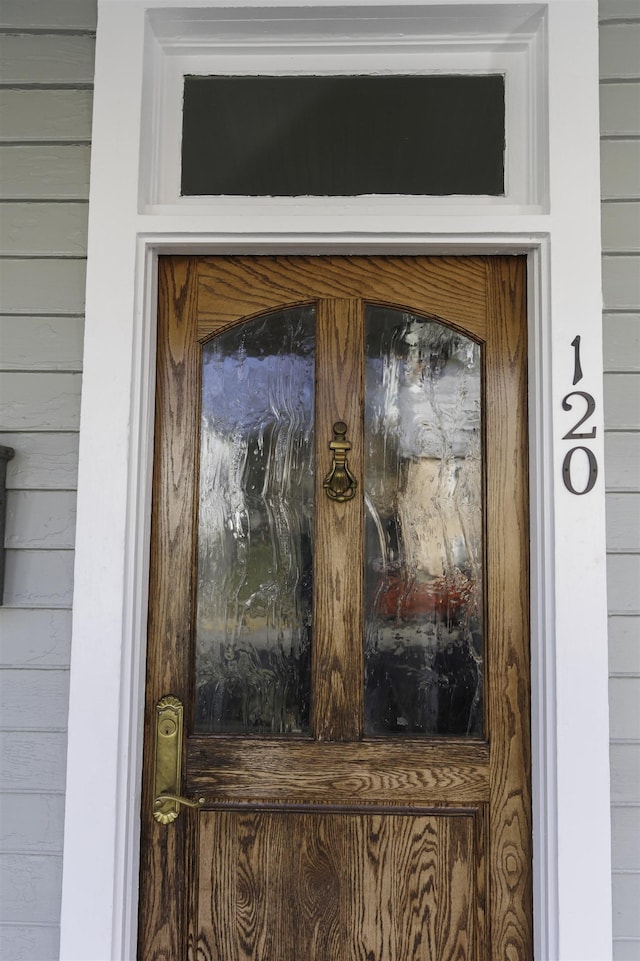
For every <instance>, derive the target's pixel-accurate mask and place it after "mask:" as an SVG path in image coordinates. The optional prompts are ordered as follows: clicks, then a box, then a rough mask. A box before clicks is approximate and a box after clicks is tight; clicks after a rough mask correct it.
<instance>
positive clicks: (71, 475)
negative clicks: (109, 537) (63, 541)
mask: <svg viewBox="0 0 640 961" xmlns="http://www.w3.org/2000/svg"><path fill="white" fill-rule="evenodd" d="M3 376H4V375H3ZM0 444H2V445H3V446H4V447H13V448H14V450H15V456H14V457H13V459H12V460H10V461H9V462H8V464H7V487H8V488H9V489H12V490H19V489H23V490H72V489H75V487H76V483H77V478H78V435H77V433H55V434H52V433H33V434H28V433H20V434H16V433H9V432H4V433H0Z"/></svg>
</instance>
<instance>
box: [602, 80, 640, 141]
mask: <svg viewBox="0 0 640 961" xmlns="http://www.w3.org/2000/svg"><path fill="white" fill-rule="evenodd" d="M600 112H601V116H602V122H601V127H600V132H601V134H602V136H603V137H621V136H625V135H626V136H635V135H637V134H639V133H640V85H638V84H635V83H615V82H612V83H605V84H602V86H601V87H600Z"/></svg>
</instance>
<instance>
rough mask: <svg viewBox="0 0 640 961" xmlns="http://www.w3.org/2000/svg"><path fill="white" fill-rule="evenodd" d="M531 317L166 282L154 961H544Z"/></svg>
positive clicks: (348, 266)
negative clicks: (535, 713) (532, 659)
mask: <svg viewBox="0 0 640 961" xmlns="http://www.w3.org/2000/svg"><path fill="white" fill-rule="evenodd" d="M525 302H526V274H525V261H524V259H523V258H519V257H502V258H498V257H495V258H494V257H469V258H428V257H273V258H269V257H237V258H225V257H211V258H195V257H176V258H162V259H161V261H160V269H159V325H158V373H157V398H156V425H157V426H156V445H155V468H154V509H153V522H152V549H151V580H150V610H149V634H148V668H147V686H146V728H145V739H146V740H145V764H144V783H143V801H142V813H141V817H142V851H141V867H140V898H141V900H140V928H139V930H140V940H139V956H140V958H142V959H165V961H178V959H182V958H191V959H194V961H195V959H202V961H210V959H211V961H213V959H216V961H249V959H251V961H302V959H304V961H307V959H309V961H356V959H357V961H360V959H361V961H365V959H366V961H414V959H420V961H454V959H455V961H463V959H467V961H507V959H511V961H527V959H530V958H531V957H532V918H531V911H532V906H531V890H532V883H531V799H530V744H529V640H528V623H529V601H528V549H529V537H528V513H527V511H528V505H527V488H528V475H527V414H526V347H527V331H526V317H525ZM163 699H164V700H163ZM167 699H169V700H167ZM173 699H175V701H174V700H173ZM178 702H180V703H181V704H183V705H184V729H183V730H182V729H181V728H180V726H178V728H176V727H175V725H174V722H173V721H170V723H169V726H168V727H167V729H166V732H161V733H158V723H159V722H158V717H159V714H158V704H159V703H164V704H165V705H166V704H167V703H169V705H170V707H169V710H170V711H171V710H173V708H172V707H171V705H173V704H177V703H178ZM160 711H162V708H161V709H160ZM170 731H173V732H174V734H175V732H176V731H177V735H176V736H177V737H178V740H179V741H180V740H181V741H183V754H182V767H181V773H180V777H179V783H178V784H177V785H176V790H175V794H176V795H177V794H180V795H182V796H184V797H186V798H188V799H191V800H192V802H193V803H197V807H196V808H194V807H186V806H182V805H181V804H180V803H179V802H178V801H175V800H172V799H171V798H169V797H168V796H167V794H168V793H170V792H167V791H166V786H164V787H163V782H162V781H161V779H160V780H159V779H158V776H157V774H156V773H154V764H155V763H156V757H157V749H156V742H158V741H159V740H161V739H162V737H163V736H164V733H169V732H170ZM158 785H160V788H161V793H162V792H164V794H163V796H162V797H161V798H160V799H159V800H158V799H157V797H156V795H157V792H158ZM197 799H199V800H197ZM162 812H165V813H166V812H169V815H170V817H169V818H167V820H169V822H170V823H159V822H158V820H156V818H155V817H154V814H156V815H158V814H159V813H162ZM176 815H177V816H176ZM171 818H173V820H171Z"/></svg>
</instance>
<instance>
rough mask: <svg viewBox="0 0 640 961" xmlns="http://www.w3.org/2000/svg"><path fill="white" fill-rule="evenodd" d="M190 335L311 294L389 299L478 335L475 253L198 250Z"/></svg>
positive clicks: (481, 275) (480, 278)
mask: <svg viewBox="0 0 640 961" xmlns="http://www.w3.org/2000/svg"><path fill="white" fill-rule="evenodd" d="M199 275H200V288H199V295H198V336H199V337H200V338H203V337H206V336H208V335H209V334H210V333H211V332H212V331H214V330H218V329H220V328H221V327H224V326H226V325H228V324H230V323H233V322H235V321H237V320H239V319H240V318H242V317H249V316H252V315H254V314H260V313H263V312H265V311H268V310H274V309H275V308H276V307H280V306H282V305H291V306H292V305H295V304H300V303H309V302H310V301H315V300H317V299H318V298H321V299H322V298H341V299H361V300H365V301H367V302H369V303H380V304H391V305H393V306H396V307H399V308H403V307H404V308H406V309H409V310H414V311H417V312H419V313H424V314H427V315H430V316H432V317H441V318H443V319H446V320H447V322H448V323H450V324H455V325H458V326H460V327H461V328H463V329H464V330H466V331H468V332H469V333H471V334H472V336H474V337H476V338H477V339H479V340H482V339H483V338H484V336H485V332H486V331H485V323H486V312H485V284H486V274H485V267H484V261H483V258H481V257H468V258H460V257H457V258H456V257H451V258H447V257H339V256H329V257H234V258H231V257H205V258H202V260H201V261H200V267H199Z"/></svg>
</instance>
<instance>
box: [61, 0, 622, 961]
mask: <svg viewBox="0 0 640 961" xmlns="http://www.w3.org/2000/svg"><path fill="white" fill-rule="evenodd" d="M332 5H335V0H316V2H315V4H314V5H311V4H304V5H302V4H301V5H299V6H296V7H295V16H296V17H299V18H301V19H304V18H305V16H306V14H307V13H308V12H310V11H312V10H313V9H318V8H320V9H322V8H325V7H330V6H332ZM188 6H189V8H190V9H191V11H196V12H197V10H199V9H200V8H202V9H205V8H215V7H216V2H215V0H209V2H205V0H196V2H189V4H188ZM250 6H251V0H235V3H234V7H236V8H237V9H238V10H239V11H242V10H243V9H245V13H246V12H247V11H246V8H248V7H250ZM258 6H260V4H258ZM282 6H283V7H291V8H293V7H294V4H293V3H289V2H287V0H284V2H283V3H282ZM365 6H366V4H365V0H362V2H360V0H354V2H353V3H352V4H351V13H352V16H353V17H356V15H357V13H358V11H359V10H360V9H361V8H365ZM419 6H420V3H419V2H418V0H416V2H413V3H409V4H407V7H419ZM441 6H442V7H443V8H444V7H447V8H448V11H447V12H448V13H451V14H452V15H453V16H454V17H455V13H456V9H457V8H456V4H455V3H453V2H450V3H441ZM152 8H153V9H154V10H158V9H160V8H162V9H163V10H164V12H165V14H166V16H165V19H164V20H163V30H164V32H165V34H168V35H170V34H171V33H172V32H173V35H174V36H176V37H179V36H180V35H181V31H183V30H184V22H183V19H184V18H183V14H184V10H185V8H186V4H185V5H182V4H181V3H180V2H178V0H173V2H172V3H170V2H168V0H167V2H160V0H158V2H152V0H101V3H100V17H99V30H98V44H97V53H96V77H95V101H94V136H93V162H92V177H91V198H90V219H89V261H88V272H87V304H86V314H87V327H86V335H85V360H84V390H83V404H82V421H81V449H80V471H79V496H78V527H77V541H76V569H75V598H74V634H73V647H72V662H71V692H70V715H69V749H68V772H67V801H66V827H65V859H64V878H63V903H62V922H61V958H62V959H63V961H106V959H111V961H126V959H133V958H134V957H135V943H136V912H137V865H138V840H139V824H138V821H139V813H138V812H139V794H140V766H141V749H142V741H141V730H142V703H143V698H142V690H143V684H144V655H145V624H146V604H147V600H146V584H147V574H148V533H149V530H148V529H149V516H150V473H151V472H150V466H151V450H152V431H153V380H154V351H155V341H154V334H153V331H154V327H155V323H154V321H155V264H156V256H157V254H158V252H163V251H166V252H170V251H184V252H199V251H220V252H225V253H227V252H229V253H230V252H235V251H244V252H255V253H260V252H262V253H265V252H273V251H276V250H280V251H290V252H294V251H302V252H305V251H306V252H317V253H321V252H323V251H327V252H328V251H334V252H340V251H344V252H358V251H368V250H377V251H379V252H385V251H386V252H406V253H411V252H414V253H419V252H426V251H428V252H443V253H444V252H453V251H455V252H460V253H464V252H469V253H470V252H477V251H484V252H500V251H529V252H530V276H531V279H532V282H531V284H530V292H529V298H530V317H531V341H530V342H531V347H532V361H531V371H530V385H531V387H530V409H531V457H532V470H531V504H532V511H531V513H532V573H533V577H532V589H533V598H534V600H533V604H532V646H533V662H532V696H533V781H534V848H535V853H534V871H535V906H534V923H535V938H536V944H535V949H536V958H537V959H538V961H602V959H604V958H607V957H609V956H610V953H611V913H610V901H611V882H610V854H609V759H608V700H607V665H606V588H605V583H606V581H605V547H604V484H603V479H602V475H601V477H600V479H599V482H598V485H597V486H596V488H595V489H594V491H593V492H592V493H591V494H590V495H589V496H588V497H575V496H572V495H570V494H568V492H567V491H566V490H565V488H564V486H563V485H562V480H561V473H560V466H561V463H562V459H563V457H564V453H565V450H566V441H565V442H563V441H562V440H561V438H562V435H563V434H564V433H565V432H566V430H567V428H568V426H570V424H568V423H567V422H566V414H564V412H563V411H562V408H561V400H562V397H563V396H564V395H565V394H566V393H567V392H568V391H569V390H570V389H571V377H572V372H573V369H572V366H571V365H572V351H571V348H570V347H569V344H570V342H571V340H572V339H573V337H574V336H575V335H576V333H580V334H581V336H582V346H583V351H582V362H583V368H584V370H585V382H584V386H585V389H588V390H590V391H591V393H592V394H593V395H594V397H595V399H596V403H597V411H596V422H597V425H598V436H597V438H596V441H595V442H594V451H595V452H596V454H597V456H598V459H599V463H600V465H601V467H602V464H603V451H602V437H601V434H602V389H601V375H602V358H601V346H600V344H601V315H600V310H601V294H600V263H599V253H600V248H599V184H598V173H599V168H598V129H597V127H598V113H597V103H598V100H597V80H598V77H597V10H596V4H595V2H594V0H548V3H547V4H546V5H544V12H545V36H546V38H547V55H548V61H546V60H545V57H544V55H543V52H541V53H539V61H538V64H537V67H536V69H537V70H538V71H539V77H541V78H542V80H541V82H539V83H536V84H535V85H534V84H533V82H532V84H531V90H530V96H531V97H532V98H533V99H534V100H536V103H537V106H536V108H535V111H534V115H536V116H539V117H540V116H542V118H543V119H544V121H545V128H544V129H547V127H546V123H547V121H548V131H549V164H548V166H549V171H548V196H549V209H548V212H540V211H539V210H536V209H532V208H529V209H528V210H521V209H509V208H503V209H488V210H487V209H483V208H482V207H479V206H475V207H468V206H467V207H463V208H462V209H454V207H455V205H454V207H452V208H448V207H446V206H445V207H444V208H443V209H441V210H440V209H438V210H437V211H436V210H431V211H430V214H429V217H428V219H426V218H425V216H424V211H418V212H415V210H414V209H413V208H412V209H407V208H408V205H407V204H405V203H404V202H402V200H400V201H399V202H398V203H397V204H395V205H394V204H393V203H391V204H388V203H386V202H385V204H379V203H378V202H377V201H376V200H375V198H370V199H369V200H368V202H367V203H363V204H359V205H356V206H355V207H351V206H350V205H346V207H345V209H344V210H336V209H329V211H328V212H327V213H326V214H325V215H324V216H322V215H321V214H320V211H319V210H318V209H317V205H315V209H314V205H313V204H307V205H305V204H296V203H287V202H285V203H283V204H282V205H281V206H279V207H278V206H276V207H275V208H274V207H273V205H272V209H268V210H267V211H266V212H264V211H257V210H255V209H254V210H251V209H242V210H237V209H236V208H231V209H229V210H227V211H224V210H222V208H221V207H218V208H217V209H215V210H214V209H212V208H211V207H209V206H205V207H202V208H198V207H197V206H196V207H195V208H194V209H190V208H189V209H187V208H186V207H184V206H182V207H180V209H176V205H171V204H170V205H169V206H168V207H167V206H166V205H165V206H163V207H157V206H154V205H151V207H149V206H148V205H147V200H146V187H145V182H144V177H142V179H141V176H140V173H141V167H144V166H145V164H146V163H148V162H149V161H152V162H155V161H153V160H152V158H153V153H154V151H153V147H154V144H153V141H152V138H153V132H154V129H157V125H155V126H154V123H149V122H148V117H149V114H148V112H146V111H145V107H146V106H148V104H147V103H145V102H144V101H143V97H144V96H147V95H148V91H149V87H148V81H149V76H150V75H152V74H153V72H154V70H155V71H157V69H158V63H157V62H156V63H154V60H157V58H158V57H160V59H161V58H162V51H159V48H158V43H157V42H156V41H155V40H154V39H153V37H150V36H149V33H148V32H147V33H146V34H145V28H146V25H147V24H148V20H147V12H148V10H150V9H152ZM471 8H472V9H474V10H476V9H477V10H479V11H480V12H481V13H483V14H484V13H485V12H486V13H487V14H488V15H489V13H491V16H494V15H495V12H496V11H498V13H500V12H502V15H504V14H505V12H506V11H508V12H510V13H513V11H514V10H516V8H518V5H517V4H515V3H512V2H511V0H504V2H503V3H501V4H494V5H493V6H492V7H490V8H484V7H482V6H481V4H480V3H479V2H478V0H472V2H471V3H470V4H469V3H468V4H467V6H466V9H467V11H469V9H471ZM539 8H540V5H538V7H537V8H533V7H529V8H528V9H529V11H530V12H531V14H533V13H536V10H539ZM371 9H373V10H380V11H384V9H385V7H384V5H383V4H380V5H379V6H376V7H372V8H371ZM371 9H370V11H369V12H370V13H371ZM519 9H520V10H521V12H522V8H519ZM170 10H172V11H173V13H171V14H170V13H169V11H170ZM290 12H291V13H293V10H291V11H290ZM227 13H229V10H228V11H227ZM189 16H191V17H193V16H195V13H193V12H192V13H190V14H189ZM569 49H571V51H572V56H571V60H570V62H568V61H567V56H566V51H567V50H569ZM114 51H117V56H115V55H114ZM547 64H548V69H547ZM156 75H157V74H156ZM531 79H532V80H533V78H531ZM534 86H535V89H533V87H534ZM547 87H548V102H549V109H548V111H547V110H546V107H545V104H546V92H547V90H546V88H547ZM154 102H156V101H154ZM156 104H157V102H156ZM143 117H146V119H145V120H144V122H143V119H142V118H143ZM152 119H153V118H152ZM176 136H177V134H176ZM141 158H142V160H141ZM536 176H537V177H538V190H541V191H542V193H544V191H546V190H547V185H546V184H545V183H544V176H545V174H544V171H542V170H540V169H538V172H537V174H536ZM114 185H117V189H114ZM143 188H144V189H143ZM381 208H384V209H381ZM587 377H588V382H587V380H586V378H587ZM585 735H586V736H587V738H588V748H587V749H585Z"/></svg>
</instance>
